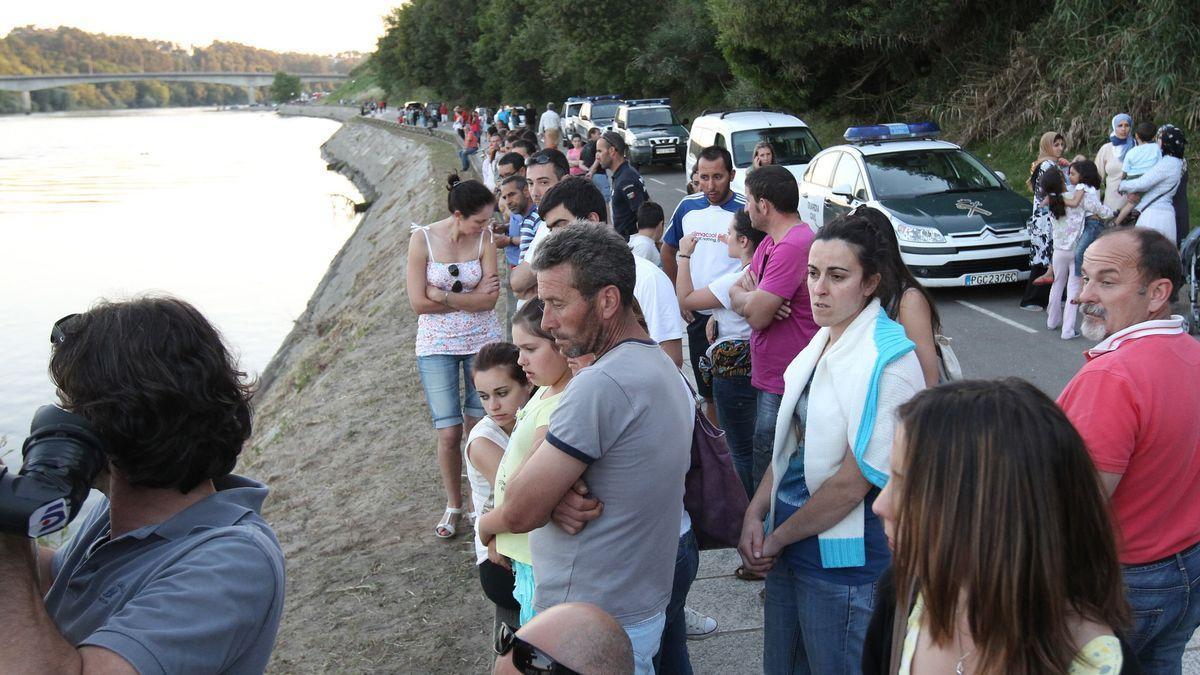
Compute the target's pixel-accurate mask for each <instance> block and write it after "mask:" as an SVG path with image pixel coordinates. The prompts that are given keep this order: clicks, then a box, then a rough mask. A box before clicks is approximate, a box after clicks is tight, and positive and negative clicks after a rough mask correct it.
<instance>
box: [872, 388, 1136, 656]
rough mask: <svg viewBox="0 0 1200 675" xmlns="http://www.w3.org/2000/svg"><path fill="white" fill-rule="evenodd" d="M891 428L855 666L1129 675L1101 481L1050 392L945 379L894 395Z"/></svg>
mask: <svg viewBox="0 0 1200 675" xmlns="http://www.w3.org/2000/svg"><path fill="white" fill-rule="evenodd" d="M895 435H896V444H895V447H894V449H893V451H892V455H891V478H890V480H889V481H888V484H887V487H886V488H884V490H883V492H882V493H880V495H879V498H878V499H876V500H875V511H876V513H878V514H879V517H880V518H881V519H882V520H883V523H884V529H885V530H886V532H887V537H888V542H889V544H890V545H891V547H892V548H893V552H894V564H893V568H892V574H891V575H885V577H884V581H883V583H881V584H880V595H879V598H878V600H877V602H876V613H875V615H874V616H873V617H872V620H871V628H870V631H869V634H868V638H867V644H866V647H865V649H864V654H863V664H862V665H863V672H864V673H868V674H872V675H873V674H874V673H902V674H908V673H912V674H914V675H915V674H916V673H973V674H980V675H1041V674H1043V673H1058V674H1063V675H1066V674H1068V673H1069V674H1072V675H1082V674H1085V673H1088V674H1100V673H1109V674H1111V675H1116V674H1117V673H1122V672H1123V673H1132V672H1140V669H1138V668H1137V665H1136V662H1135V661H1133V658H1132V656H1131V653H1130V652H1129V651H1128V649H1127V647H1126V645H1125V644H1124V643H1123V642H1121V641H1120V640H1119V639H1118V637H1117V632H1118V631H1120V630H1121V629H1122V628H1123V627H1124V626H1126V625H1127V624H1128V621H1129V607H1128V605H1127V603H1126V600H1125V595H1124V584H1123V583H1122V578H1121V569H1120V567H1119V565H1118V563H1117V548H1116V542H1115V540H1114V535H1113V529H1112V523H1111V521H1110V519H1109V514H1108V506H1107V499H1106V497H1105V493H1104V488H1103V486H1102V485H1101V482H1100V478H1099V475H1098V474H1097V473H1096V469H1095V467H1094V466H1093V465H1092V462H1091V459H1090V458H1089V457H1088V454H1087V450H1086V449H1085V448H1084V445H1083V440H1082V439H1081V438H1080V437H1079V434H1078V433H1077V432H1076V431H1075V428H1074V427H1072V426H1071V423H1070V422H1069V421H1068V420H1067V417H1066V415H1065V414H1064V413H1063V412H1062V410H1060V409H1059V407H1058V406H1057V405H1055V403H1054V401H1051V400H1050V399H1049V398H1048V397H1047V396H1046V395H1045V394H1043V393H1042V392H1040V391H1038V390H1037V389H1036V388H1035V387H1034V386H1033V385H1031V384H1029V383H1028V382H1024V381H1022V380H1017V379H1008V380H999V381H987V382H984V381H970V380H968V381H963V382H952V383H949V384H946V385H942V386H940V387H937V388H935V389H930V390H927V391H924V392H921V393H920V394H917V395H916V396H915V397H913V398H912V400H910V401H909V402H907V403H905V404H904V405H902V406H900V409H899V422H898V425H897V429H896V434H895ZM1123 654H1124V655H1123Z"/></svg>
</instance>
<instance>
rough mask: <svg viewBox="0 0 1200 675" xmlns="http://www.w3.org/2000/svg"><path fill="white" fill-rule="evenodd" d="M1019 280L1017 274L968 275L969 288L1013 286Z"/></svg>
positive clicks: (984, 273)
mask: <svg viewBox="0 0 1200 675" xmlns="http://www.w3.org/2000/svg"><path fill="white" fill-rule="evenodd" d="M1016 280H1017V272H1015V271H1012V272H982V273H980V274H968V275H967V278H966V285H967V286H986V285H988V284H1011V283H1013V282H1014V281H1016Z"/></svg>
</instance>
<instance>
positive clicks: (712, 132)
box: [684, 108, 821, 194]
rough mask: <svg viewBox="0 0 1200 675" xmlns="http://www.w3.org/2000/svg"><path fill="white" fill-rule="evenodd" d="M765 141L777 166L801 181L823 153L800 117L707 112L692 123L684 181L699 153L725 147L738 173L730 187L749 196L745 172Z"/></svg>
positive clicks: (768, 112)
mask: <svg viewBox="0 0 1200 675" xmlns="http://www.w3.org/2000/svg"><path fill="white" fill-rule="evenodd" d="M762 141H766V142H768V143H770V144H771V147H772V149H774V151H775V163H776V164H782V165H783V166H784V167H785V168H787V170H788V171H791V172H792V174H793V175H795V176H796V181H797V182H799V180H800V176H802V175H804V171H805V169H807V168H808V162H809V160H811V159H812V157H813V155H815V154H817V152H819V151H820V150H821V144H820V143H818V142H817V138H816V136H813V133H812V131H810V130H809V128H808V125H807V124H805V123H804V121H803V120H801V119H800V118H798V117H795V116H794V115H789V114H788V113H785V112H779V111H777V110H763V109H761V108H750V109H744V110H705V111H704V112H702V113H700V116H699V117H697V118H696V120H695V121H694V122H692V130H691V133H690V134H689V142H688V150H687V159H686V161H685V163H684V174H685V176H684V181H687V180H688V178H689V176H690V175H691V173H692V167H694V166H695V165H696V159H697V157H699V155H700V151H701V150H703V149H704V148H706V147H708V146H710V145H716V146H719V147H722V148H725V149H726V150H728V151H729V153H730V154H731V155H732V156H733V166H734V169H735V170H736V173H735V174H734V175H733V180H732V181H731V182H730V187H731V188H733V191H734V192H737V193H738V194H746V173H747V172H748V171H749V169H750V163H751V161H753V159H754V146H756V145H758V144H759V143H760V142H762Z"/></svg>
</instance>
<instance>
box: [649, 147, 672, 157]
mask: <svg viewBox="0 0 1200 675" xmlns="http://www.w3.org/2000/svg"><path fill="white" fill-rule="evenodd" d="M654 154H656V155H673V154H675V148H655V149H654Z"/></svg>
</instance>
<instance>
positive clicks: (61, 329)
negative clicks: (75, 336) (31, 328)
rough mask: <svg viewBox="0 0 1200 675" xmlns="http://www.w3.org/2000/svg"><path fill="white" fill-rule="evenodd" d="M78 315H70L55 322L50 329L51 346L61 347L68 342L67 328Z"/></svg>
mask: <svg viewBox="0 0 1200 675" xmlns="http://www.w3.org/2000/svg"><path fill="white" fill-rule="evenodd" d="M78 317H79V315H78V314H68V315H66V316H64V317H63V318H61V319H59V320H58V321H55V322H54V327H53V328H51V329H50V344H55V345H61V344H62V343H64V342H66V341H67V327H68V326H69V324H71V323H72V322H74V320H75V319H76V318H78Z"/></svg>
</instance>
